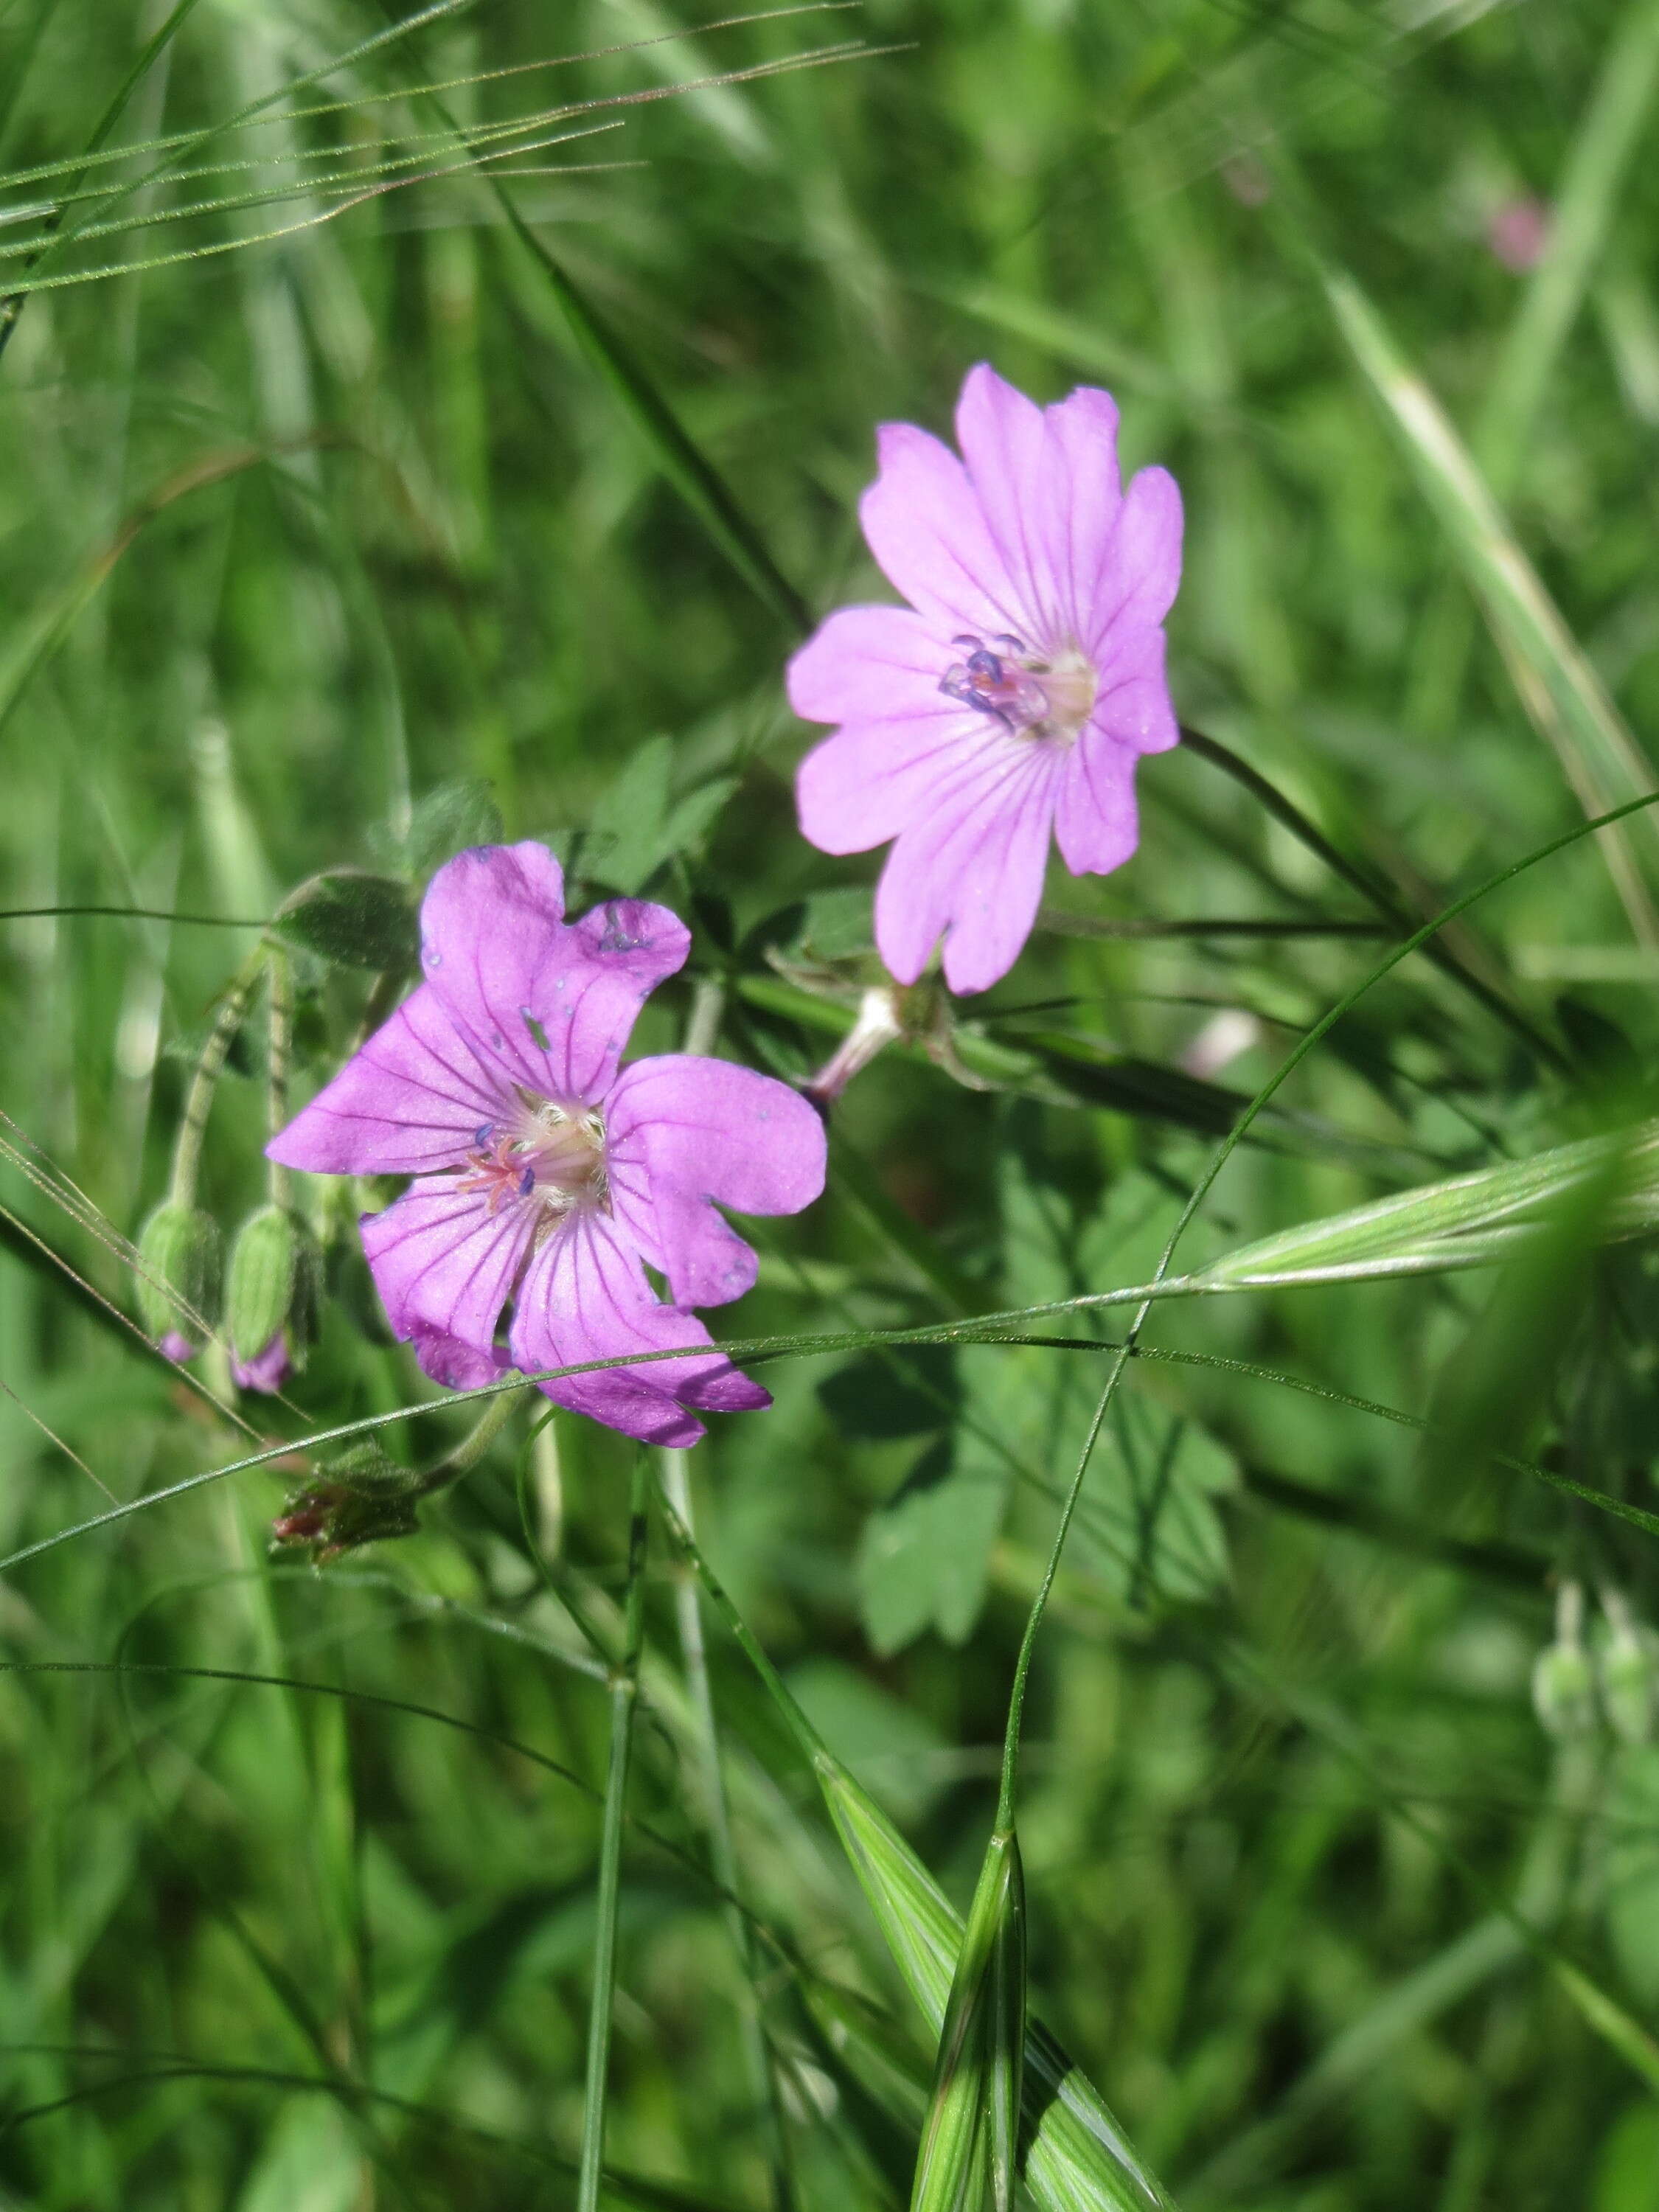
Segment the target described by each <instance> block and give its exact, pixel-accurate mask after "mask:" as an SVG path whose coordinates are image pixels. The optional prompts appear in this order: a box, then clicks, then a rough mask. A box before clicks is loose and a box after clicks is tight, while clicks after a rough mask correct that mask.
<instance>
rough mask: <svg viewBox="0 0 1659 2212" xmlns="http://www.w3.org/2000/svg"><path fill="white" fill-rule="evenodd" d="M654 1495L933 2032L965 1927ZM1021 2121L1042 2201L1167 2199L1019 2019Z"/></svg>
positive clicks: (1098, 2208)
mask: <svg viewBox="0 0 1659 2212" xmlns="http://www.w3.org/2000/svg"><path fill="white" fill-rule="evenodd" d="M658 1497H659V1500H660V1502H661V1505H662V1511H663V1517H664V1520H665V1524H666V1526H667V1528H668V1531H669V1534H670V1536H671V1540H672V1541H673V1543H674V1545H675V1547H676V1548H677V1549H678V1551H679V1553H680V1554H681V1556H682V1557H683V1558H684V1559H687V1560H688V1561H689V1562H690V1565H691V1566H692V1568H693V1569H694V1571H696V1575H697V1577H698V1579H699V1580H700V1581H701V1583H702V1586H703V1589H705V1591H706V1592H707V1593H708V1601H709V1603H710V1604H711V1605H712V1606H713V1607H714V1610H715V1612H716V1613H719V1615H720V1619H721V1620H723V1621H724V1622H725V1624H726V1627H727V1629H728V1630H729V1631H730V1632H731V1633H732V1638H734V1640H735V1641H736V1643H737V1644H738V1647H739V1649H740V1650H742V1652H743V1654H744V1657H745V1658H746V1659H747V1660H748V1661H749V1662H750V1665H751V1666H752V1667H753V1668H754V1669H755V1671H756V1673H757V1674H758V1675H759V1676H760V1679H761V1680H762V1681H763V1684H764V1685H765V1686H766V1688H767V1690H768V1692H769V1694H770V1695H771V1697H772V1699H774V1701H775V1704H776V1705H777V1707H778V1710H779V1712H780V1713H781V1716H782V1717H783V1720H784V1722H785V1723H786V1724H787V1727H788V1729H789V1731H790V1733H791V1735H793V1738H794V1740H795V1742H796V1744H797V1745H798V1746H799V1748H800V1751H801V1753H802V1754H803V1755H804V1756H805V1758H806V1759H808V1760H809V1761H810V1763H811V1768H812V1771H813V1774H814V1777H815V1778H816V1779H817V1784H818V1787H819V1789H820V1790H821V1791H822V1792H823V1801H824V1804H825V1807H826V1808H827V1809H828V1811H829V1818H830V1820H831V1821H832V1822H833V1824H834V1826H835V1829H836V1834H837V1835H838V1836H839V1838H841V1842H842V1847H843V1849H844V1850H846V1853H847V1856H848V1860H849V1861H850V1863H851V1864H852V1867H853V1870H854V1874H855V1875H857V1876H858V1879H859V1882H860V1887H862V1889H863V1891H864V1893H865V1896H866V1899H868V1901H869V1904H870V1906H871V1910H872V1911H873V1913H874V1914H875V1917H876V1921H877V1924H878V1927H879V1928H880V1929H881V1932H882V1935H883V1936H884V1938H885V1940H886V1942H887V1947H888V1948H889V1950H890V1952H891V1953H892V1954H893V1959H894V1962H895V1964H896V1966H897V1967H898V1970H899V1972H900V1973H901V1975H902V1977H903V1979H904V1982H905V1984H906V1986H907V1987H908V1990H909V1991H910V1994H911V1996H913V1997H914V1998H915V2001H916V2003H917V2005H918V2006H919V2007H920V2008H921V2014H922V2017H923V2019H924V2020H925V2021H927V2026H928V2027H929V2029H930V2030H931V2031H932V2033H933V2035H934V2036H935V2038H937V2037H938V2036H939V2034H940V2033H941V2031H942V2029H943V2027H944V2025H945V2010H946V2008H947V2006H948V2004H949V2002H950V1998H951V1984H952V1982H953V1980H954V1979H955V1977H956V1971H957V1960H958V1959H959V1958H960V1956H961V1954H962V1948H963V1939H964V1936H965V1934H966V1929H965V1927H964V1924H963V1920H962V1917H961V1916H960V1915H959V1914H958V1913H957V1911H956V1910H955V1908H954V1907H953V1906H952V1905H951V1904H950V1902H949V1901H948V1899H946V1898H945V1895H944V1893H943V1892H942V1891H941V1890H940V1889H939V1886H938V1885H937V1883H936V1882H935V1881H933V1876H932V1875H930V1874H929V1873H928V1872H927V1869H926V1868H925V1867H924V1866H923V1865H922V1863H921V1860H920V1859H919V1858H917V1857H916V1855H915V1852H914V1851H913V1850H911V1849H910V1847H909V1845H908V1844H907V1843H906V1842H905V1840H904V1838H902V1836H901V1835H900V1834H899V1832H898V1831H897V1829H896V1828H895V1827H894V1826H893V1824H892V1822H891V1821H890V1820H889V1819H888V1818H887V1816H886V1814H884V1812H883V1811H882V1810H881V1808H879V1806H878V1805H877V1804H876V1803H875V1802H874V1800H873V1799H872V1798H871V1797H870V1796H868V1794H867V1793H866V1791H865V1790H862V1789H861V1788H860V1785H859V1784H857V1783H856V1782H855V1781H854V1779H853V1778H852V1776H851V1775H850V1774H849V1773H848V1771H847V1770H846V1768H845V1767H844V1766H842V1764H841V1762H840V1761H839V1760H838V1759H836V1757H835V1755H834V1754H833V1753H831V1752H830V1751H829V1748H828V1747H826V1745H825V1744H824V1743H823V1740H822V1738H821V1737H820V1736H819V1735H818V1734H817V1730H816V1729H814V1728H813V1726H812V1723H811V1721H810V1720H808V1718H807V1717H806V1715H805V1712H804V1711H802V1710H801V1707H800V1705H799V1703H798V1701H797V1700H796V1699H795V1698H794V1697H793V1694H792V1693H791V1692H790V1690H789V1688H788V1686H787V1684H786V1683H785V1682H784V1680H783V1678H782V1677H781V1675H780V1674H779V1673H778V1671H777V1669H776V1668H775V1667H774V1666H773V1664H772V1662H771V1661H770V1660H769V1658H768V1657H767V1656H766V1653H765V1651H764V1650H763V1649H762V1647H761V1644H759V1642H758V1640H757V1638H756V1637H755V1636H754V1634H753V1632H751V1631H750V1627H749V1626H748V1624H747V1622H746V1621H745V1620H744V1618H743V1616H742V1614H741V1613H738V1609H737V1607H735V1606H734V1605H733V1604H732V1601H731V1599H730V1597H729V1596H728V1595H726V1590H725V1589H724V1588H723V1587H722V1585H721V1584H720V1582H719V1581H718V1579H717V1578H716V1577H715V1576H714V1573H713V1572H712V1571H711V1570H710V1568H709V1566H708V1561H707V1560H706V1559H704V1558H703V1556H702V1553H701V1551H700V1550H699V1549H698V1547H697V1545H696V1541H695V1540H694V1539H693V1537H692V1535H691V1533H690V1530H689V1529H688V1528H686V1526H685V1524H684V1522H683V1521H682V1520H681V1519H680V1517H679V1516H678V1514H677V1513H676V1512H675V1510H674V1509H673V1506H672V1504H671V1503H670V1502H669V1500H668V1499H667V1498H665V1497H664V1496H663V1493H662V1491H661V1488H660V1486H659V1490H658ZM1020 2109H1021V2112H1022V2115H1023V2124H1024V2129H1025V2130H1026V2131H1027V2138H1026V2153H1025V2166H1024V2173H1023V2175H1022V2177H1021V2179H1023V2181H1024V2185H1025V2187H1026V2189H1027V2190H1028V2191H1029V2192H1030V2196H1031V2198H1032V2200H1033V2201H1034V2203H1036V2204H1037V2205H1038V2206H1039V2207H1040V2208H1042V2212H1147V2208H1149V2207H1151V2208H1154V2212H1161V2209H1163V2208H1168V2207H1169V2205H1170V2201H1171V2200H1170V2198H1169V2197H1167V2196H1166V2195H1165V2194H1164V2191H1163V2189H1162V2188H1161V2186H1160V2185H1159V2184H1158V2181H1157V2180H1156V2179H1154V2178H1153V2177H1152V2174H1151V2173H1150V2172H1148V2170H1147V2169H1146V2166H1145V2165H1144V2164H1143V2163H1142V2161H1141V2160H1140V2159H1139V2156H1138V2155H1137V2154H1136V2153H1135V2151H1134V2149H1133V2147H1132V2146H1131V2144H1130V2143H1129V2142H1128V2140H1127V2137H1126V2136H1125V2135H1124V2133H1123V2131H1122V2130H1121V2128H1120V2127H1119V2125H1118V2124H1117V2122H1116V2121H1115V2119H1114V2118H1113V2117H1112V2115H1111V2113H1110V2112H1109V2111H1108V2110H1107V2108H1106V2106H1105V2104H1104V2102H1103V2100H1102V2098H1101V2096H1100V2094H1099V2093H1098V2091H1097V2089H1096V2088H1095V2087H1094V2086H1093V2084H1092V2083H1091V2081H1089V2080H1088V2078H1087V2077H1086V2075H1084V2074H1083V2073H1082V2072H1081V2071H1080V2070H1079V2068H1078V2067H1076V2066H1075V2065H1074V2064H1073V2062H1072V2060H1071V2059H1070V2058H1069V2057H1067V2056H1066V2052H1065V2051H1063V2050H1062V2049H1061V2048H1060V2045H1059V2044H1058V2043H1057V2042H1056V2041H1055V2040H1054V2037H1053V2036H1052V2035H1050V2034H1049V2033H1048V2030H1047V2029H1046V2028H1045V2027H1043V2025H1042V2022H1041V2021H1038V2020H1036V2019H1028V2021H1027V2023H1026V2031H1025V2047H1024V2066H1023V2069H1022V2079H1021V2084H1020Z"/></svg>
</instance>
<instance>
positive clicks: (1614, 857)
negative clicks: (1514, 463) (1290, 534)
mask: <svg viewBox="0 0 1659 2212" xmlns="http://www.w3.org/2000/svg"><path fill="white" fill-rule="evenodd" d="M1318 266H1319V274H1320V281H1321V283H1322V285H1323V288H1324V291H1325V296H1326V299H1327V301H1328V303H1329V306H1330V309H1331V313H1332V314H1333V315H1334V318H1335V320H1336V325H1337V328H1338V330H1339V331H1340V333H1341V335H1342V337H1343V339H1344V340H1345V342H1346V344H1347V347H1348V349H1349V352H1350V353H1351V355H1352V357H1353V360H1354V362H1355V364H1356V366H1357V367H1358V369H1359V371H1360V373H1361V374H1362V375H1363V376H1364V379H1365V380H1366V382H1367V383H1368V384H1369V385H1370V387H1371V390H1372V391H1373V392H1374V393H1375V394H1376V398H1377V399H1378V400H1379V401H1380V402H1381V404H1382V405H1383V409H1384V410H1385V412H1386V413H1387V415H1388V416H1389V420H1390V421H1391V422H1392V423H1393V424H1394V427H1395V431H1396V433H1397V435H1398V436H1399V438H1400V441H1401V445H1402V447H1404V450H1405V453H1406V456H1407V461H1408V462H1409V464H1410V465H1411V468H1412V471H1413V475H1414V476H1415V477H1416V478H1417V482H1418V486H1419V489H1420V490H1421V491H1422V493H1423V495H1424V497H1425V499H1426V500H1427V501H1428V503H1429V505H1430V506H1431V507H1432V508H1433V510H1434V512H1435V513H1436V515H1437V517H1438V518H1439V521H1440V525H1441V527H1442V529H1443V531H1444V532H1445V534H1446V538H1447V542H1448V544H1449V545H1450V547H1451V550H1452V551H1453V553H1454V555H1455V558H1456V560H1457V562H1458V565H1459V567H1460V568H1462V572H1463V574H1464V576H1465V578H1466V580H1468V584H1469V586H1470V588H1471V589H1472V590H1473V591H1474V593H1475V596H1476V597H1477V598H1478V599H1480V604H1481V605H1482V607H1483V608H1484V609H1485V611H1486V620H1487V623H1488V624H1489V625H1490V627H1491V629H1492V635H1493V636H1494V638H1495V639H1496V641H1497V642H1498V647H1499V649H1500V651H1501V652H1502V653H1503V654H1504V659H1505V660H1506V662H1507V663H1508V665H1509V667H1510V673H1511V676H1512V677H1513V678H1514V681H1515V683H1516V688H1517V690H1519V692H1520V695H1521V699H1522V705H1523V706H1524V707H1525V708H1526V709H1527V712H1528V715H1529V716H1530V717H1531V719H1532V720H1533V722H1534V725H1535V726H1536V727H1537V729H1538V731H1539V733H1540V735H1541V736H1542V737H1543V738H1545V740H1546V741H1547V744H1549V745H1550V746H1551V747H1552V749H1553V751H1554V753H1555V755H1556V757H1557V759H1558V760H1559V762H1560V763H1561V768H1562V770H1563V773H1564V774H1565V776H1566V778H1567V781H1568V782H1569V783H1570V784H1571V787H1572V789H1573V791H1574V792H1575V793H1576V794H1577V798H1578V800H1579V803H1580V804H1581V805H1583V809H1584V811H1585V813H1586V814H1589V815H1595V814H1600V813H1602V812H1605V811H1608V810H1609V809H1611V808H1612V807H1613V806H1616V805H1621V804H1623V803H1624V802H1625V801H1626V799H1631V798H1632V797H1635V796H1638V795H1644V794H1646V793H1649V792H1651V791H1652V790H1653V788H1654V775H1653V770H1652V769H1651V768H1650V765H1649V763H1648V762H1647V761H1646V759H1645V758H1644V756H1643V753H1642V750H1641V748H1640V746H1639V745H1638V744H1637V742H1636V740H1635V738H1633V737H1632V734H1631V732H1630V730H1629V728H1628V727H1627V726H1626V723H1625V721H1624V720H1623V718H1622V717H1621V716H1620V713H1619V710H1618V708H1616V707H1615V706H1614V705H1613V701H1612V700H1611V698H1609V696H1607V690H1606V687H1605V686H1604V685H1603V684H1602V682H1601V678H1600V677H1599V676H1598V675H1597V674H1596V672H1595V669H1594V668H1592V667H1591V665H1590V664H1589V660H1588V659H1586V658H1585V656H1584V653H1583V650H1582V648H1581V647H1579V645H1578V643H1577V641H1576V640H1575V639H1574V637H1573V636H1572V635H1571V632H1570V631H1569V629H1568V628H1567V625H1566V623H1565V622H1564V621H1563V619H1562V617H1561V613H1560V611H1559V608H1558V607H1557V606H1556V605H1555V602H1554V600H1553V599H1551V597H1550V595H1549V593H1548V592H1547V591H1546V589H1545V588H1544V586H1543V584H1542V582H1541V580H1540V579H1539V576H1538V574H1537V571H1536V570H1535V569H1534V567H1533V565H1532V563H1531V562H1529V561H1528V558H1527V556H1526V555H1525V553H1524V552H1523V551H1522V549H1521V546H1520V544H1519V543H1518V542H1517V540H1516V536H1515V533H1514V532H1513V530H1512V529H1511V528H1510V523H1509V520H1508V518H1507V517H1506V516H1505V514H1504V512H1503V510H1502V508H1501V507H1499V506H1498V501H1497V500H1496V499H1495V498H1494V497H1493V496H1492V491H1491V489H1490V488H1489V487H1488V485H1487V484H1486V480H1485V479H1484V477H1482V476H1481V474H1480V470H1479V469H1478V468H1477V467H1476V465H1475V463H1474V459H1473V457H1472V456H1471V454H1470V453H1469V451H1468V447H1466V446H1465V445H1464V443H1463V441H1462V439H1461V438H1460V437H1459V436H1458V435H1457V432H1456V430H1455V428H1454V427H1453V425H1452V422H1451V420H1450V418H1449V416H1448V415H1447V414H1446V411H1445V410H1444V409H1443V407H1442V406H1441V404H1440V403H1439V401H1438V400H1437V398H1435V396H1434V394H1433V393H1432V392H1431V391H1430V389H1429V387H1428V386H1427V385H1426V384H1425V382H1424V380H1422V378H1421V377H1420V376H1419V375H1418V374H1417V373H1416V371H1415V370H1414V369H1413V368H1412V367H1411V366H1410V364H1409V362H1407V359H1406V357H1405V355H1404V354H1403V353H1402V352H1401V349H1400V348H1399V346H1398V345H1397V344H1396V343H1395V340H1394V337H1393V336H1392V334H1391V333H1390V331H1389V328H1388V325H1387V324H1386V323H1385V322H1384V321H1383V317H1382V316H1381V314H1380V313H1378V312H1377V310H1376V307H1374V306H1373V305H1372V304H1371V302H1370V300H1369V299H1368V298H1367V297H1366V296H1365V295H1364V292H1363V291H1362V290H1361V289H1360V288H1359V286H1358V283H1356V282H1355V280H1354V279H1353V277H1352V276H1350V275H1348V273H1347V272H1346V270H1340V269H1338V268H1335V267H1334V266H1332V265H1331V264H1328V263H1326V262H1324V261H1323V260H1321V261H1320V262H1319V264H1318ZM1600 838H1601V849H1602V852H1603V854H1604V856H1605V857H1606V860H1607V866H1608V870H1609V872H1610V873H1611V874H1612V876H1613V881H1614V883H1615V884H1616V886H1617V888H1618V891H1619V895H1620V899H1621V901H1622V902H1623V903H1624V907H1625V910H1626V915H1628V916H1629V919H1630V922H1631V926H1632V929H1633V930H1634V931H1635V932H1636V933H1637V935H1638V938H1639V939H1641V941H1642V942H1643V943H1644V944H1647V945H1653V944H1659V914H1656V912H1655V909H1654V905H1653V901H1652V897H1651V895H1650V891H1649V890H1648V886H1647V882H1646V878H1645V876H1644V873H1643V872H1642V870H1641V869H1640V868H1639V867H1638V863H1637V860H1636V857H1635V854H1633V853H1632V849H1631V841H1630V840H1629V839H1628V838H1626V836H1625V834H1624V833H1623V831H1622V830H1620V829H1615V828H1611V827H1610V828H1607V829H1603V830H1602V831H1601V833H1600ZM1656 842H1659V828H1656V825H1655V824H1654V823H1651V822H1650V823H1648V824H1647V825H1646V828H1645V829H1644V833H1643V838H1642V843H1643V848H1644V850H1645V851H1646V852H1648V853H1649V854H1651V853H1652V851H1653V849H1654V847H1655V844H1656Z"/></svg>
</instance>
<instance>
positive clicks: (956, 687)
mask: <svg viewBox="0 0 1659 2212" xmlns="http://www.w3.org/2000/svg"><path fill="white" fill-rule="evenodd" d="M951 644H952V645H955V646H959V647H963V648H964V649H965V651H966V653H967V656H968V657H967V659H965V660H953V661H952V662H951V665H950V666H949V667H948V668H947V669H946V670H945V674H944V676H943V677H942V678H940V681H939V690H941V691H942V692H943V693H944V694H945V697H946V698H947V699H955V700H956V701H957V702H958V703H959V704H960V705H962V706H963V707H972V708H975V711H976V712H978V713H979V714H989V715H990V716H991V718H992V720H994V721H998V722H1000V723H1001V724H1002V726H1003V727H1004V728H1005V729H1006V730H1010V731H1012V732H1013V733H1014V734H1015V735H1016V736H1017V737H1024V738H1057V739H1059V740H1060V741H1061V742H1062V743H1064V744H1070V743H1071V741H1072V740H1073V738H1075V737H1076V736H1077V734H1078V732H1079V730H1080V729H1081V728H1082V727H1083V725H1084V724H1085V722H1086V721H1087V720H1088V719H1089V717H1090V715H1091V714H1092V712H1093V711H1094V704H1095V692H1096V690H1097V686H1098V681H1099V679H1098V678H1097V676H1096V674H1095V671H1094V670H1093V668H1092V667H1091V665H1089V663H1088V662H1087V661H1086V660H1085V659H1084V657H1083V655H1082V654H1081V653H1079V651H1078V649H1077V647H1075V646H1072V645H1068V646H1066V647H1062V648H1061V650H1060V652H1058V653H1050V654H1043V653H1033V652H1032V651H1031V649H1030V647H1029V646H1027V645H1024V644H1023V643H1022V642H1021V641H1020V640H1019V639H1018V638H1017V637H1010V636H1009V635H1007V633H1006V631H1005V632H1004V633H1003V634H1002V635H1000V636H997V637H994V638H992V639H991V640H990V641H989V642H988V643H987V641H985V640H984V639H983V638H978V637H975V636H972V635H968V636H965V637H953V638H952V639H951Z"/></svg>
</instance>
